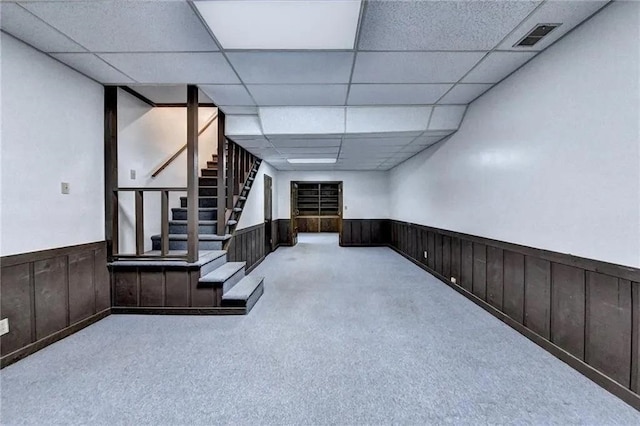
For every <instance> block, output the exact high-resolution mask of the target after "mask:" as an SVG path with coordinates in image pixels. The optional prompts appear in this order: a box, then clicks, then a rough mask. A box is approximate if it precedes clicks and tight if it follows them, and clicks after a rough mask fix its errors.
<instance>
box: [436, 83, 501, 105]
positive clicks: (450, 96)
mask: <svg viewBox="0 0 640 426" xmlns="http://www.w3.org/2000/svg"><path fill="white" fill-rule="evenodd" d="M492 86H493V84H456V85H455V86H454V87H453V89H451V90H450V91H449V93H447V94H446V95H445V97H444V98H442V99H440V101H439V102H438V103H439V104H468V103H469V102H471V101H473V100H474V99H475V98H477V97H478V96H480V95H481V94H483V93H484V92H486V91H487V90H489V88H491V87H492Z"/></svg>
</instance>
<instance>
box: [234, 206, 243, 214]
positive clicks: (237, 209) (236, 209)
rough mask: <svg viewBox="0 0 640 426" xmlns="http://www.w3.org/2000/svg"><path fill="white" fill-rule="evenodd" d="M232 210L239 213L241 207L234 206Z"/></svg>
mask: <svg viewBox="0 0 640 426" xmlns="http://www.w3.org/2000/svg"><path fill="white" fill-rule="evenodd" d="M233 211H234V212H236V213H239V212H241V211H242V208H241V207H234V208H233Z"/></svg>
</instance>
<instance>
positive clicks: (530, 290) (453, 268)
mask: <svg viewBox="0 0 640 426" xmlns="http://www.w3.org/2000/svg"><path fill="white" fill-rule="evenodd" d="M390 227H391V233H390V238H389V243H390V246H391V247H392V248H394V249H395V250H397V251H398V252H400V253H401V254H402V255H404V256H405V257H407V258H409V259H410V260H412V261H413V262H414V263H416V264H418V265H420V266H422V267H423V268H424V269H426V270H427V271H429V272H431V273H432V274H433V275H435V276H436V277H437V278H439V279H441V280H442V281H444V282H446V283H447V284H449V285H450V286H452V287H453V288H455V289H456V290H457V291H459V292H460V293H462V294H464V295H465V296H467V297H468V298H469V299H471V300H473V301H474V302H475V303H477V304H478V305H480V306H482V307H484V308H485V309H487V310H488V311H489V312H491V313H492V314H494V315H495V316H497V317H498V318H500V319H502V320H503V321H505V322H506V323H507V324H509V325H511V326H512V327H513V328H515V329H516V330H518V331H519V332H521V333H522V334H524V335H525V336H527V337H528V338H530V339H531V340H533V341H534V342H536V343H538V344H539V345H540V346H542V347H544V348H545V349H547V350H549V351H550V352H551V353H553V354H554V355H556V356H558V357H559V358H561V359H562V360H564V361H565V362H567V363H569V364H570V365H571V366H573V367H574V368H576V369H578V370H579V371H581V372H582V373H583V374H585V375H587V376H588V377H589V378H591V379H592V380H594V381H595V382H596V383H598V384H600V385H601V386H603V387H605V388H606V389H608V390H609V391H611V392H613V393H615V394H616V395H617V396H619V397H620V398H622V399H624V400H625V401H626V402H628V403H629V404H631V405H632V406H634V407H636V408H637V409H640V395H638V390H639V389H638V386H639V381H640V378H639V377H640V372H639V371H638V370H639V368H638V363H639V359H638V357H639V356H640V348H639V341H638V340H639V338H640V302H639V300H638V299H640V297H639V296H640V284H639V282H640V270H639V269H635V268H631V267H626V266H620V265H614V264H610V263H605V262H600V261H596V260H590V259H585V258H578V257H575V256H571V255H567V254H562V253H557V252H551V251H546V250H541V249H536V248H532V247H526V246H520V245H516V244H511V243H507V242H503V241H496V240H491V239H487V238H482V237H478V236H473V235H467V234H461V233H457V232H452V231H447V230H443V229H437V228H431V227H427V226H422V225H416V224H411V223H406V222H399V221H390ZM345 228H347V227H345ZM348 232H352V231H351V230H349V231H348ZM416 245H417V247H416ZM424 251H426V252H427V259H424V256H423V253H424ZM452 279H453V280H455V281H456V283H455V284H454V283H453V282H452ZM592 369H595V370H596V371H594V370H592Z"/></svg>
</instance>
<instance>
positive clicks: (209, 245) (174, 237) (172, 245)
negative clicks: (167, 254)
mask: <svg viewBox="0 0 640 426" xmlns="http://www.w3.org/2000/svg"><path fill="white" fill-rule="evenodd" d="M230 238H231V235H229V234H226V235H224V236H218V235H215V234H200V235H198V250H222V247H223V245H224V243H225V241H227V240H229V239H230ZM151 245H152V249H153V250H160V235H152V236H151ZM186 249H187V234H169V250H186Z"/></svg>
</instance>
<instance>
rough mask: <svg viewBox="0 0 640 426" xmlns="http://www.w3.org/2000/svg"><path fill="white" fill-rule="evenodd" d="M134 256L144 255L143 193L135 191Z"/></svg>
mask: <svg viewBox="0 0 640 426" xmlns="http://www.w3.org/2000/svg"><path fill="white" fill-rule="evenodd" d="M135 199H136V255H138V256H141V255H143V254H144V192H142V191H136V195H135Z"/></svg>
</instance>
